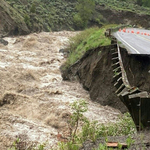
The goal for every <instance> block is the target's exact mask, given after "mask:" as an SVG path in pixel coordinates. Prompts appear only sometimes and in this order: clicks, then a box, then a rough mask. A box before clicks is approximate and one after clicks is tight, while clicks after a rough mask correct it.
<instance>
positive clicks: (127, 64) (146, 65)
mask: <svg viewBox="0 0 150 150" xmlns="http://www.w3.org/2000/svg"><path fill="white" fill-rule="evenodd" d="M121 55H122V60H123V65H124V69H125V71H126V73H127V78H128V80H129V83H130V85H131V86H135V87H138V88H139V89H140V90H142V91H147V92H150V86H149V85H150V56H148V55H144V56H142V55H128V53H127V51H126V49H123V48H121Z"/></svg>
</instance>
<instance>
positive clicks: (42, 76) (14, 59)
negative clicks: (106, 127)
mask: <svg viewBox="0 0 150 150" xmlns="http://www.w3.org/2000/svg"><path fill="white" fill-rule="evenodd" d="M75 34H77V33H75V32H67V31H62V32H54V33H45V32H42V33H39V34H36V33H34V34H30V35H27V36H19V37H8V38H5V40H8V42H9V44H8V45H7V46H3V45H0V149H2V150H6V149H7V148H8V147H10V146H11V145H12V143H13V141H14V140H16V138H20V140H21V141H23V145H22V147H23V146H24V147H27V146H29V145H32V144H33V143H35V144H36V145H38V143H43V142H44V143H46V149H50V148H51V147H53V146H57V142H58V140H60V139H58V138H57V137H58V136H57V135H58V133H59V134H61V135H62V136H64V137H66V136H67V134H68V130H67V129H68V128H67V117H68V116H69V115H70V113H71V109H70V103H72V102H73V101H75V100H79V99H85V100H86V101H87V102H88V103H89V111H88V112H87V113H86V114H85V116H87V117H88V118H89V119H91V120H98V121H99V122H101V123H106V122H114V121H116V119H117V118H118V115H120V112H119V111H118V110H116V109H113V108H111V107H109V106H105V107H104V106H101V105H100V104H99V103H96V102H92V101H91V100H90V97H89V94H88V92H87V91H85V90H84V89H83V88H82V86H81V85H80V84H79V83H78V82H68V81H63V80H62V77H61V73H60V70H59V67H60V66H61V65H62V63H63V62H64V61H65V58H64V57H63V56H62V54H60V53H59V49H61V48H65V47H66V45H67V43H68V38H69V37H70V36H74V35H75ZM105 55H106V54H105ZM105 61H106V64H107V59H105ZM96 62H97V63H96V64H101V62H100V60H99V59H97V60H96ZM98 62H99V63H98ZM93 65H94V62H93ZM94 66H95V65H94ZM94 68H95V67H94ZM97 70H98V69H97ZM87 71H88V70H87ZM101 71H104V70H101ZM91 73H92V72H91ZM97 75H98V74H97ZM101 77H103V78H104V76H102V75H100V76H99V80H102V79H100V78H101ZM86 79H87V78H85V80H86ZM91 79H92V80H95V82H96V78H95V76H93V77H92V78H91ZM110 82H111V81H110ZM93 84H94V82H93ZM103 85H104V84H103ZM101 90H103V89H101ZM108 90H111V88H110V89H108ZM99 91H100V90H99ZM104 91H105V90H103V91H102V92H100V93H99V94H98V96H100V97H101V93H104ZM110 92H112V90H111V91H110ZM110 92H109V93H107V94H105V95H106V97H107V96H109V94H110ZM97 93H98V92H97ZM115 98H116V97H114V99H115ZM112 100H113V99H112ZM103 101H104V98H103Z"/></svg>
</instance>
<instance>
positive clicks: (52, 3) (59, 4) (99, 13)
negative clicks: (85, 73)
mask: <svg viewBox="0 0 150 150" xmlns="http://www.w3.org/2000/svg"><path fill="white" fill-rule="evenodd" d="M149 5H150V4H149V1H147V0H63V1H62V0H5V1H4V0H1V2H0V12H1V13H0V32H1V33H0V34H9V35H17V34H28V33H29V32H40V31H61V30H82V29H84V28H86V27H91V26H98V27H101V26H102V25H104V24H109V23H116V24H131V25H137V26H141V27H145V28H148V27H149V26H150V24H149V22H150V19H149V18H150V17H149V15H150V8H149V7H145V6H149ZM83 6H84V7H83Z"/></svg>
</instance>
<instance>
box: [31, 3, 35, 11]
mask: <svg viewBox="0 0 150 150" xmlns="http://www.w3.org/2000/svg"><path fill="white" fill-rule="evenodd" d="M30 12H31V13H35V12H36V6H35V4H34V3H33V4H32V5H31V8H30Z"/></svg>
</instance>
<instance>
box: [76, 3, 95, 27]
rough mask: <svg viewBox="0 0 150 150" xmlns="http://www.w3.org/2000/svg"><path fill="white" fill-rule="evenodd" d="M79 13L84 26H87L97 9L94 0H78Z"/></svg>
mask: <svg viewBox="0 0 150 150" xmlns="http://www.w3.org/2000/svg"><path fill="white" fill-rule="evenodd" d="M76 9H77V11H78V15H79V16H80V18H81V19H82V21H83V26H84V27H86V26H87V24H88V21H89V20H90V19H91V17H92V14H93V12H94V11H95V1H94V0H78V3H77V5H76Z"/></svg>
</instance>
